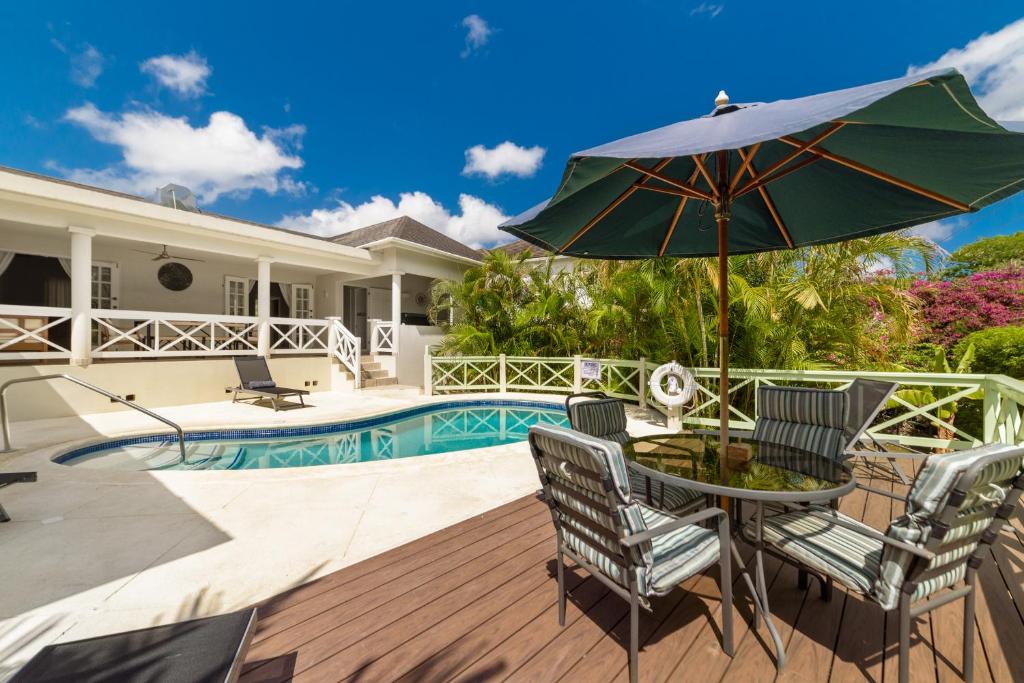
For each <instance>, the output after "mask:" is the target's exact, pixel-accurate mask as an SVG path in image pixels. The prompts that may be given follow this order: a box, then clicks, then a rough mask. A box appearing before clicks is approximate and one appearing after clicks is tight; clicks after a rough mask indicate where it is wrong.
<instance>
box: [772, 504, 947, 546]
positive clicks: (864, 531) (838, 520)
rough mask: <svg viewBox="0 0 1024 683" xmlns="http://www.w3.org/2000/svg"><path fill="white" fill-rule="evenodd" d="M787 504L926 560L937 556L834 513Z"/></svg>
mask: <svg viewBox="0 0 1024 683" xmlns="http://www.w3.org/2000/svg"><path fill="white" fill-rule="evenodd" d="M786 505H788V506H790V507H792V508H795V509H797V510H801V511H802V512H805V513H806V514H808V515H811V516H812V517H817V518H818V519H824V520H826V521H829V522H831V523H832V524H835V525H836V526H841V527H843V528H844V529H849V530H851V531H856V532H857V533H859V534H862V535H864V536H867V537H868V538H872V539H874V540H876V541H881V542H882V543H884V544H886V545H889V546H892V547H894V548H899V549H900V550H905V551H906V552H908V553H910V554H911V555H917V556H918V557H922V558H924V559H926V560H931V559H932V558H933V557H935V553H933V552H931V551H929V550H925V549H924V548H919V547H917V546H916V545H911V544H909V543H904V542H903V541H897V540H896V539H894V538H889V537H888V536H886V535H885V534H883V533H882V532H880V531H878V530H877V529H871V528H865V527H862V526H860V525H858V524H852V523H850V522H847V521H846V520H845V519H841V518H840V517H838V516H836V515H834V514H828V513H824V512H820V511H818V510H811V509H810V508H808V507H807V506H805V505H800V504H798V503H786Z"/></svg>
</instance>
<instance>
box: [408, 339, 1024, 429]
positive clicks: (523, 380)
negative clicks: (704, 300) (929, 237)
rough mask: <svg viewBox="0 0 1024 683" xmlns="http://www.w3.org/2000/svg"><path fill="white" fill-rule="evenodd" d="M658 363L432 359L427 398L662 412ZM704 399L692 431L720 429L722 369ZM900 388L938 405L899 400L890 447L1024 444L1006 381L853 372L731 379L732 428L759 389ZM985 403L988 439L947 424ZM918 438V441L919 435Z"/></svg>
mask: <svg viewBox="0 0 1024 683" xmlns="http://www.w3.org/2000/svg"><path fill="white" fill-rule="evenodd" d="M592 360H593V361H596V362H597V364H598V366H599V367H598V374H599V376H600V379H587V378H584V377H583V371H582V368H583V364H584V362H585V361H592ZM657 365H659V363H654V362H650V361H646V360H644V359H641V360H635V361H626V360H617V359H584V358H581V357H579V356H576V357H573V358H523V357H513V356H508V357H506V356H430V355H429V352H428V354H427V357H426V359H425V366H426V367H425V372H424V381H425V385H426V386H425V391H426V393H427V394H428V395H430V394H432V393H442V392H443V393H451V392H470V391H528V392H557V393H563V394H568V393H571V392H574V391H581V390H582V391H587V390H591V391H603V392H605V393H606V394H609V395H611V396H617V397H619V398H622V399H625V400H628V401H635V402H637V403H646V404H647V405H649V406H651V407H653V408H655V409H658V410H661V411H662V412H664V408H662V407H661V406H659V405H657V404H655V403H653V402H652V401H651V399H650V398H649V397H648V392H647V378H648V376H649V373H650V371H652V370H653V369H654V368H655V367H657ZM694 374H695V376H696V379H697V397H696V399H695V400H694V403H693V404H692V405H691V406H690V407H688V408H687V409H685V410H684V411H683V413H682V422H683V423H684V424H687V425H690V426H693V427H717V425H718V417H717V415H718V401H719V394H718V369H717V368H696V369H695V370H694ZM858 377H861V378H864V379H879V380H886V381H892V382H896V383H897V384H899V385H900V388H901V389H902V388H907V389H925V388H928V389H931V390H932V393H933V395H934V396H936V398H935V399H934V400H933V401H931V402H930V403H927V404H926V405H914V404H912V403H910V402H909V401H907V400H905V399H904V398H903V397H902V396H900V395H898V394H897V395H896V396H894V398H893V401H892V404H891V406H890V408H889V409H887V410H885V411H883V413H882V414H881V415H880V417H879V419H878V420H876V422H875V424H874V425H872V426H871V428H870V429H869V432H871V433H872V434H874V435H876V436H877V437H880V438H883V439H885V440H889V441H898V442H899V443H902V444H906V445H909V446H922V447H930V448H967V447H971V446H974V445H979V444H982V443H1024V382H1021V381H1018V380H1015V379H1012V378H1009V377H1006V376H1004V375H958V374H941V373H915V372H848V371H833V370H827V371H808V370H744V369H735V370H730V371H729V379H730V386H729V394H730V396H731V397H732V401H730V408H729V411H730V422H729V424H730V426H731V427H732V428H734V429H752V428H753V426H754V421H755V420H756V419H757V415H758V411H757V400H756V396H757V389H758V388H759V387H761V386H774V385H783V386H814V387H823V388H832V389H842V388H845V387H846V386H848V385H849V384H850V383H851V382H852V381H853V380H854V379H856V378H858ZM979 394H980V395H981V396H982V397H983V398H982V406H983V424H982V426H981V433H973V434H972V433H968V432H967V431H965V430H964V429H963V428H962V426H961V425H958V424H956V423H955V422H952V423H951V422H950V421H949V420H948V419H946V418H945V417H944V416H943V413H944V411H943V410H942V409H943V408H944V407H947V408H948V407H949V406H951V405H952V404H954V403H956V402H958V401H966V400H970V399H972V398H976V397H977V396H978V395H979ZM912 423H917V424H918V425H920V424H922V423H927V424H929V425H931V426H932V427H933V428H936V429H942V430H945V431H947V432H948V433H949V434H950V435H951V438H941V439H940V438H937V437H931V436H924V435H921V434H920V429H917V430H913V429H911V427H912ZM914 431H916V432H918V433H913V432H914Z"/></svg>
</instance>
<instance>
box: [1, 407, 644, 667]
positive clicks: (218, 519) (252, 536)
mask: <svg viewBox="0 0 1024 683" xmlns="http://www.w3.org/2000/svg"><path fill="white" fill-rule="evenodd" d="M485 397H486V398H510V399H512V398H518V399H530V400H539V401H548V402H552V403H559V402H561V401H562V400H563V398H564V397H562V396H558V395H544V394H519V393H516V394H513V393H509V394H486V395H485V394H463V395H451V394H449V395H444V396H434V397H424V396H423V395H422V394H420V391H419V389H417V388H414V387H389V388H387V389H374V390H365V391H361V392H339V393H331V392H323V393H316V394H312V395H311V396H310V397H309V402H310V403H311V404H312V407H309V408H306V409H304V410H294V411H282V412H278V413H275V412H273V411H272V410H269V409H267V408H263V407H259V406H253V405H248V404H232V403H230V402H229V401H225V402H218V403H208V404H196V405H188V406H178V407H171V408H164V409H161V410H159V411H158V412H159V413H160V414H161V415H165V416H166V417H168V418H169V419H171V420H174V421H177V422H179V423H180V424H181V426H182V427H183V428H185V429H186V430H194V429H200V428H224V427H238V426H273V425H301V424H312V423H324V422H332V421H338V420H348V419H351V418H355V417H361V416H367V415H374V414H380V413H386V412H391V411H395V410H400V409H403V408H408V407H411V406H416V405H422V404H424V403H430V402H443V401H448V400H452V399H459V398H461V399H481V398H485ZM161 428H162V425H159V424H158V423H154V422H153V421H152V420H151V419H150V418H148V417H146V416H144V415H141V414H138V413H135V412H132V411H128V412H114V413H102V414H95V415H84V416H79V417H76V418H60V419H52V420H37V421H31V422H20V423H18V422H16V423H14V424H12V428H11V432H12V439H13V442H14V445H15V446H16V447H18V448H19V450H18V451H16V452H14V453H8V454H0V471H3V472H10V471H23V470H32V471H37V472H38V476H39V481H38V482H36V483H32V484H17V485H13V486H9V487H6V488H2V489H0V502H2V503H3V505H4V507H5V508H6V509H7V512H8V513H9V514H10V516H11V518H12V521H11V522H7V523H5V524H0V576H3V577H4V578H3V581H4V590H3V591H0V680H4V679H6V678H8V677H10V676H11V675H12V674H13V673H14V671H16V670H17V669H18V668H20V666H21V665H22V664H24V663H25V661H27V660H28V658H29V657H31V655H32V654H33V653H34V652H35V651H37V650H38V649H39V648H41V647H43V646H45V645H47V644H49V643H51V642H56V641H66V640H75V639H78V638H86V637H90V636H94V635H100V634H104V633H112V632H117V631H123V630H128V629H134V628H142V627H146V626H151V625H154V624H160V623H168V622H172V621H178V620H181V619H186V618H189V617H193V616H207V615H211V614H218V613H223V612H227V611H231V610H234V609H238V608H241V607H244V606H246V605H250V604H252V603H254V602H257V601H259V600H263V599H265V598H268V597H270V596H273V595H275V594H277V593H280V592H282V591H284V590H286V589H288V588H291V587H293V586H296V585H299V584H302V583H305V582H307V581H310V580H312V579H314V578H318V577H320V576H323V575H325V574H328V573H331V572H333V571H336V570H338V569H341V568H343V567H346V566H348V565H351V564H353V563H355V562H358V561H360V560H363V559H365V558H367V557H370V556H373V555H376V554H378V553H381V552H383V551H385V550H388V549H390V548H394V547H396V546H399V545H401V544H403V543H406V542H408V541H411V540H414V539H416V538H419V537H421V536H424V535H426V534H429V533H431V532H433V531H437V530H439V529H442V528H444V527H447V526H450V525H452V524H455V523H457V522H460V521H462V520H464V519H468V518H470V517H473V516H476V515H480V514H482V513H484V512H486V511H488V510H490V509H493V508H495V507H497V506H499V505H501V504H503V503H506V502H509V501H512V500H515V499H517V498H520V497H522V496H524V495H527V494H529V493H531V492H533V491H536V490H537V489H538V482H537V473H536V470H535V469H534V465H533V462H532V460H531V459H530V456H529V450H528V448H527V446H526V444H525V442H523V443H515V444H508V445H503V446H494V447H489V448H481V449H475V450H473V451H461V452H452V453H444V454H437V455H430V456H424V457H416V458H405V459H398V460H394V461H376V462H366V463H353V464H345V465H326V466H317V467H301V468H287V469H267V470H245V471H164V472H131V471H109V470H95V469H87V468H82V467H69V466H66V465H58V464H55V463H53V462H51V458H53V457H54V456H55V455H56V454H58V453H60V452H63V451H65V450H67V449H69V448H71V447H73V446H76V445H84V444H86V443H90V442H93V441H96V440H97V439H102V438H105V437H112V436H125V435H131V434H138V433H149V432H155V431H161ZM630 430H631V431H633V432H634V433H637V434H642V433H651V432H656V431H663V430H664V426H663V424H659V422H658V421H657V420H655V419H652V417H651V416H650V415H648V414H646V413H643V412H641V411H639V409H635V412H633V414H632V415H631V419H630Z"/></svg>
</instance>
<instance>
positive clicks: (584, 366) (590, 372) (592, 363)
mask: <svg viewBox="0 0 1024 683" xmlns="http://www.w3.org/2000/svg"><path fill="white" fill-rule="evenodd" d="M580 377H581V378H582V379H598V380H599V379H601V362H600V361H596V360H585V361H582V362H581V363H580Z"/></svg>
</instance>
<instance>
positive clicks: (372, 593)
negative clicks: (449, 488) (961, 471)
mask: <svg viewBox="0 0 1024 683" xmlns="http://www.w3.org/2000/svg"><path fill="white" fill-rule="evenodd" d="M902 464H903V466H904V468H905V469H906V471H907V472H908V473H912V472H913V470H914V465H913V463H911V462H906V461H904V462H902ZM858 475H859V476H860V477H861V478H862V480H864V481H866V483H869V485H871V486H875V487H878V488H883V489H886V490H891V491H893V492H895V493H901V492H903V491H904V490H905V487H904V486H903V485H901V484H899V483H898V482H896V481H895V480H894V479H893V478H892V477H891V476H890V475H889V474H887V472H886V468H885V467H881V468H872V469H869V468H866V467H863V466H861V465H858ZM842 510H843V511H844V512H846V513H847V514H849V515H851V516H853V517H856V518H858V519H862V520H863V521H865V522H866V523H868V524H871V525H872V526H875V527H876V528H882V529H884V528H885V525H886V523H887V522H888V521H889V519H891V518H892V517H893V516H895V515H898V514H900V513H901V512H902V505H901V503H899V502H895V503H894V502H892V501H890V500H889V499H887V498H884V497H882V496H877V495H874V494H865V493H864V492H863V491H857V492H855V493H853V494H851V495H850V496H848V497H846V498H845V499H844V500H843V502H842ZM1022 538H1024V534H1022V525H1021V522H1020V516H1019V515H1018V516H1016V517H1015V519H1014V520H1013V523H1012V526H1008V527H1007V529H1006V530H1005V531H1004V533H1003V534H1002V543H1004V544H1005V545H1004V546H1002V547H998V548H996V549H995V550H994V552H993V553H992V558H991V559H992V560H993V561H991V562H987V563H986V565H985V566H984V567H983V569H982V570H981V572H980V573H979V583H980V585H981V590H979V598H978V612H977V619H976V622H975V625H974V628H975V632H976V647H975V663H976V665H975V680H977V681H993V680H994V681H1002V680H1024V654H1022V653H1024V617H1022V615H1024V604H1021V601H1024V586H1022V583H1024V578H1022V577H1024V543H1022ZM554 554H555V553H554V532H553V528H552V526H551V520H550V515H549V514H548V510H547V508H546V506H545V505H544V504H543V503H541V502H540V501H539V500H537V499H536V498H535V497H533V496H527V497H525V498H522V499H519V500H517V501H514V502H512V503H508V504H506V505H503V506H501V507H499V508H496V509H494V510H492V511H490V512H488V513H486V514H484V515H480V516H478V517H475V518H473V519H470V520H466V521H465V522H462V523H460V524H457V525H454V526H452V527H449V528H447V529H443V530H441V531H438V532H436V533H434V534H430V535H429V536H426V537H424V538H421V539H418V540H416V541H414V542H412V543H408V544H406V545H404V546H401V547H399V548H395V549H394V550H390V551H387V552H385V553H382V554H380V555H377V556H375V557H372V558H369V559H368V560H365V561H364V562H360V563H358V564H356V565H353V566H351V567H347V568H345V569H342V570H341V571H338V572H335V573H333V574H330V575H328V576H325V577H323V578H321V579H318V580H316V581H312V582H310V583H308V584H305V585H303V586H299V587H297V588H295V589H292V590H290V591H288V592H286V593H283V594H281V595H279V596H276V597H274V598H272V599H270V600H267V601H265V602H264V603H262V604H261V605H260V621H259V624H258V627H257V628H258V631H257V634H256V638H255V640H254V643H253V646H252V648H251V650H250V652H249V656H248V658H247V661H246V666H245V670H244V673H243V675H242V680H243V681H246V682H247V683H254V682H257V681H259V682H261V683H262V682H267V681H275V682H278V681H289V680H295V681H341V680H348V681H361V682H366V681H391V680H403V681H406V682H408V683H411V682H413V681H444V680H464V681H499V680H523V681H526V680H531V681H533V680H549V681H555V680H563V681H582V680H585V681H620V680H624V679H625V678H626V651H625V646H624V644H623V643H624V641H625V639H626V637H627V635H628V606H627V604H626V602H625V601H624V600H622V599H621V598H619V597H618V596H616V595H614V594H612V593H611V592H609V591H608V589H607V588H606V587H605V586H604V585H603V584H601V583H599V582H598V581H596V580H594V579H593V578H590V577H588V575H587V574H586V572H585V571H583V570H582V569H579V568H576V569H574V570H570V571H568V572H567V574H566V580H567V585H568V586H569V592H570V599H569V602H568V606H567V611H566V625H565V627H564V628H563V627H559V625H558V617H557V614H558V611H557V605H556V582H555V578H554V567H555V565H554ZM741 554H742V555H743V557H744V561H746V562H747V563H748V565H749V564H751V560H752V551H751V549H750V548H749V547H747V546H741ZM717 573H718V570H717V566H713V567H711V568H709V569H708V570H707V571H705V572H704V573H703V574H700V575H698V576H695V577H692V578H691V579H689V580H688V581H686V582H685V583H684V588H685V589H687V590H679V591H676V592H674V593H672V594H671V595H669V596H666V597H664V598H661V599H659V600H657V601H656V602H655V609H654V612H653V613H649V614H648V613H645V612H644V611H641V615H642V616H641V622H640V638H641V643H642V647H643V649H642V651H641V654H640V676H641V679H642V680H644V681H669V680H684V679H685V680H709V681H720V680H725V679H728V680H765V681H767V680H773V679H775V680H786V681H863V680H870V681H883V680H885V681H888V680H894V678H895V672H896V657H895V654H896V651H895V649H896V638H895V635H896V633H895V627H896V619H895V618H894V615H888V616H887V615H884V614H883V613H882V612H881V611H880V610H879V609H878V608H877V606H875V605H873V604H871V603H870V602H868V601H866V600H864V599H863V598H862V597H860V596H858V595H854V594H847V593H846V592H845V591H844V590H843V589H842V588H839V587H837V588H836V590H835V595H834V598H833V600H832V601H831V602H822V601H821V600H820V599H819V597H818V587H817V584H816V583H815V582H814V581H813V580H812V581H811V583H810V586H809V588H808V589H807V590H800V589H798V588H797V585H796V572H795V570H794V569H793V568H792V567H790V566H788V565H784V564H783V563H781V562H779V561H777V560H775V559H773V558H768V559H767V561H766V580H767V581H768V583H769V595H770V599H771V605H772V612H773V614H774V616H775V619H776V624H777V625H778V627H779V630H780V632H781V633H782V635H783V638H784V640H785V642H786V643H787V653H788V658H789V661H788V665H787V667H786V669H785V670H784V671H783V672H782V674H781V675H776V673H775V671H774V667H773V658H772V651H771V647H770V643H769V642H767V633H766V631H765V629H764V628H763V627H761V628H760V629H758V630H756V631H754V630H751V629H750V627H749V622H750V619H751V618H752V607H751V602H750V600H749V597H748V596H747V595H746V587H745V586H744V585H743V583H742V581H741V579H740V577H739V576H738V573H737V575H736V576H735V577H734V580H735V584H734V594H735V597H736V601H735V604H734V606H733V607H732V608H731V609H733V612H734V615H735V619H736V623H735V646H736V652H737V653H736V657H735V658H732V659H730V658H729V657H727V656H725V655H724V653H723V652H722V651H721V648H720V624H721V608H722V605H721V603H720V601H719V593H718V580H717ZM962 614H963V612H962V606H961V604H960V603H953V604H951V605H947V606H944V607H943V608H941V609H940V610H938V611H936V612H934V613H932V614H931V615H930V617H928V618H921V619H918V620H917V621H916V622H915V628H914V638H913V645H912V648H911V657H912V663H911V674H912V678H913V679H914V680H915V681H918V680H920V681H947V680H958V679H959V678H960V668H961V666H962V655H961V651H960V643H961V632H962V628H963V624H962ZM883 645H884V646H885V653H884V654H885V656H884V657H883V652H882V647H883Z"/></svg>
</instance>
